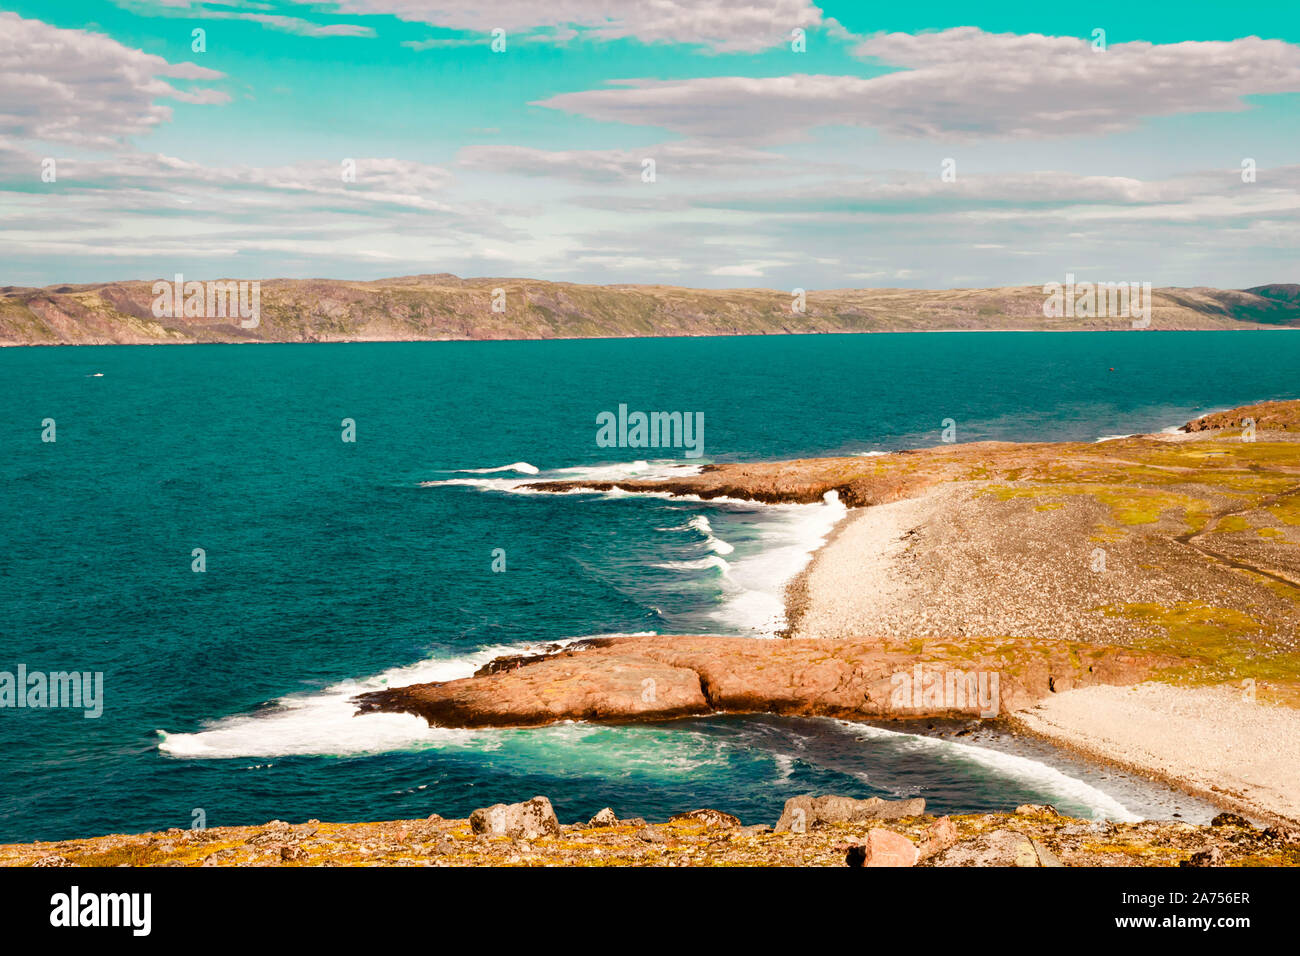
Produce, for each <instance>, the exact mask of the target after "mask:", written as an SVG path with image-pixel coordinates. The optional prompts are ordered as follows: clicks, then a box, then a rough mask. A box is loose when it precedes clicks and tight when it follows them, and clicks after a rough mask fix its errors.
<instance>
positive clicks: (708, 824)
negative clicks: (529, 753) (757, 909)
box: [0, 795, 1300, 867]
mask: <svg viewBox="0 0 1300 956" xmlns="http://www.w3.org/2000/svg"><path fill="white" fill-rule="evenodd" d="M1293 865H1300V831H1297V830H1295V829H1293V828H1287V827H1277V826H1273V827H1267V828H1259V827H1255V826H1253V825H1252V824H1251V823H1250V822H1248V821H1247V820H1245V819H1243V818H1241V817H1237V816H1235V815H1232V814H1221V815H1220V816H1218V817H1216V818H1215V819H1214V821H1213V822H1212V824H1211V825H1209V826H1194V825H1191V824H1187V823H1180V822H1155V821H1144V822H1141V823H1111V822H1106V821H1094V820H1080V819H1076V818H1071V817H1066V816H1061V815H1060V814H1059V813H1057V811H1056V810H1055V809H1053V808H1052V807H1049V806H1036V805H1026V806H1022V807H1018V808H1017V809H1016V810H1015V811H1014V812H1012V813H990V814H962V815H952V816H942V817H938V818H936V817H934V816H932V815H927V814H926V813H925V801H924V800H904V801H886V800H879V799H871V800H854V799H851V798H848V797H838V796H833V795H827V796H820V797H811V796H801V797H793V798H791V799H790V800H788V801H787V802H786V805H785V808H784V810H783V812H782V814H781V816H780V818H779V819H777V820H776V821H774V822H773V823H770V824H768V823H750V824H748V825H746V824H744V823H743V822H742V821H741V820H739V819H738V818H736V817H735V816H732V815H731V814H728V813H725V812H723V811H719V810H714V809H696V810H691V811H685V812H683V813H680V814H676V815H674V816H673V817H672V818H671V819H669V820H667V821H665V822H662V823H648V822H646V821H645V820H642V819H636V818H632V819H623V818H620V817H619V816H618V815H617V814H616V813H615V812H614V810H613V809H611V808H605V809H604V810H601V811H600V812H599V813H597V814H596V815H595V816H594V817H592V818H591V819H590V820H589V821H587V822H585V823H581V822H580V823H573V824H561V823H560V822H559V820H558V819H557V818H556V816H555V812H554V810H553V809H552V807H551V803H550V801H549V800H547V799H546V798H545V797H535V798H533V799H532V800H528V801H525V802H523V803H518V804H496V805H494V806H490V807H483V808H480V809H478V810H475V811H474V813H472V814H471V815H470V816H469V817H468V818H467V819H459V820H447V819H443V818H442V817H440V816H438V815H437V814H434V815H433V816H430V817H428V818H427V819H423V820H393V821H388V822H383V823H322V822H321V821H319V820H309V821H307V822H306V823H302V824H289V823H286V822H284V821H280V820H274V821H271V822H270V823H266V824H263V825H261V826H252V827H214V828H211V829H203V830H180V829H172V830H165V831H161V832H156V833H142V834H136V835H130V836H123V835H115V836H104V837H96V838H93V839H87V840H64V841H60V842H54V843H28V844H10V845H0V866H38V867H80V866H96V867H104V866H166V867H176V866H181V867H185V866H192V867H198V866H262V867H265V866H444V867H445V866H584V867H585V866H666V867H678V866H850V867H880V866H924V867H949V866H1028V867H1035V866H1046V867H1061V866H1107V867H1112V866H1116V867H1126V866H1144V867H1146V866H1293Z"/></svg>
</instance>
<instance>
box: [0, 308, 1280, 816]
mask: <svg viewBox="0 0 1300 956" xmlns="http://www.w3.org/2000/svg"><path fill="white" fill-rule="evenodd" d="M1298 373H1300V335H1297V334H1293V333H1291V332H1288V331H1252V332H1246V331H1239V332H1162V331H1158V330H1141V331H1136V330H1134V331H1119V332H1096V333H1091V332H1077V333H1025V332H1020V333H1017V332H1009V333H998V332H974V333H900V334H870V335H856V336H855V335H810V336H753V337H748V336H746V337H717V338H663V339H601V340H564V341H509V342H403V343H349V344H283V345H272V344H259V345H176V346H76V347H53V348H10V349H2V350H0V488H2V489H3V491H2V492H0V494H2V495H3V504H2V506H0V672H9V673H14V674H16V673H17V671H18V669H19V668H20V667H23V668H25V669H26V671H27V672H28V673H29V674H31V673H36V672H40V673H51V672H70V671H76V672H80V673H84V674H89V675H102V688H103V691H102V700H101V701H99V703H98V706H99V708H100V709H101V712H100V713H99V714H98V715H97V716H95V715H91V716H88V715H87V711H86V709H85V708H83V709H76V708H60V707H44V708H41V707H36V708H31V707H28V708H17V707H0V841H3V842H14V841H30V840H55V839H65V838H72V837H81V836H90V835H96V834H100V833H110V832H141V831H148V830H158V829H165V828H169V827H190V826H192V825H195V824H197V823H199V822H202V823H203V824H204V825H206V826H209V827H212V826H222V825H236V824H253V823H261V822H265V821H267V820H271V819H283V820H288V821H304V820H307V819H312V818H314V819H320V820H330V821H351V820H383V819H407V818H419V817H425V816H428V815H430V814H433V813H438V814H441V815H443V816H444V817H460V816H464V815H467V814H468V813H469V812H470V811H471V810H473V809H475V808H476V807H482V806H487V805H490V804H493V803H497V802H513V801H518V800H525V799H528V798H530V797H532V796H534V795H538V794H541V795H545V796H547V797H549V798H550V799H551V801H552V803H553V804H554V806H555V809H556V811H557V814H558V815H559V817H560V819H561V821H562V822H566V823H567V822H572V821H578V820H586V819H587V818H588V817H590V816H591V815H592V814H594V813H595V811H597V810H599V809H600V808H602V807H605V806H610V807H612V808H613V809H614V810H615V812H616V813H618V814H619V815H620V816H624V817H628V816H642V817H645V818H647V819H649V820H652V821H653V820H662V819H666V818H667V817H668V816H669V815H671V814H673V813H676V812H681V811H684V810H691V809H694V808H698V807H706V806H707V807H717V808H719V809H723V810H726V811H728V812H731V813H734V814H736V815H738V816H740V817H741V819H742V820H743V822H745V823H747V824H748V823H773V822H775V820H776V818H777V817H778V815H779V814H780V811H781V807H782V804H783V803H784V801H785V800H786V799H788V798H789V797H791V796H794V795H797V794H802V793H835V794H841V795H845V796H855V797H866V796H884V797H889V798H896V797H912V796H922V797H925V798H926V800H927V801H928V805H929V808H930V810H931V811H933V812H977V811H991V810H1005V809H1010V808H1013V807H1014V806H1016V805H1017V804H1020V803H1026V802H1032V803H1052V804H1055V805H1056V806H1057V807H1058V808H1060V809H1062V810H1063V811H1067V812H1071V813H1075V814H1079V815H1082V816H1085V817H1090V818H1094V819H1098V820H1101V819H1113V820H1133V819H1141V818H1144V817H1160V818H1169V817H1172V816H1179V817H1181V818H1182V819H1186V820H1189V821H1192V822H1196V821H1199V820H1203V819H1206V818H1208V816H1209V815H1210V814H1211V813H1212V812H1213V810H1212V808H1210V807H1209V806H1208V805H1206V804H1204V803H1202V802H1200V801H1197V800H1195V799H1193V798H1191V797H1187V796H1185V795H1182V794H1180V793H1178V792H1176V791H1173V790H1171V789H1169V788H1167V787H1163V786H1162V785H1159V784H1156V783H1153V782H1151V781H1148V780H1144V779H1141V778H1138V777H1134V776H1132V775H1129V774H1126V773H1124V772H1122V771H1119V770H1115V769H1111V768H1106V767H1100V766H1095V765H1092V764H1090V763H1085V762H1083V761H1081V760H1080V759H1078V758H1076V757H1072V756H1070V755H1068V754H1065V753H1063V752H1060V751H1058V750H1055V749H1053V748H1051V747H1049V746H1047V745H1046V744H1043V743H1041V742H1039V741H1035V740H1032V739H1028V738H1024V737H1018V736H1015V735H1012V734H1009V733H1006V732H1002V731H1000V730H997V729H993V730H987V731H981V732H979V733H975V734H968V735H964V736H960V737H959V736H956V735H955V734H953V733H952V732H951V728H945V727H944V726H940V725H931V724H926V723H921V724H913V723H893V724H876V725H872V724H853V723H847V722H842V721H835V720H824V719H794V718H782V717H771V716H753V717H741V716H712V717H705V718H698V719H688V720H676V721H671V722H665V723H652V724H635V725H630V726H599V725H592V724H586V723H563V724H558V725H554V726H550V727H543V728H533V729H507V730H449V729H433V728H430V727H428V726H427V725H426V724H425V723H424V722H423V721H422V720H421V719H419V718H416V717H413V716H407V715H397V714H369V715H365V716H356V715H355V707H354V706H353V705H352V703H351V702H350V700H351V698H352V697H353V696H355V695H356V694H358V693H360V692H363V691H366V690H371V689H375V688H379V687H384V686H400V685H403V684H407V683H414V682H421V681H431V680H449V679H453V678H456V677H463V676H468V675H469V674H471V673H472V672H473V671H474V670H475V669H476V668H477V667H479V666H481V665H482V664H483V663H484V662H486V661H488V660H490V659H492V658H493V657H495V656H498V655H502V654H509V653H519V652H520V651H521V650H526V649H528V648H537V647H540V646H544V645H547V644H550V643H558V642H566V641H571V640H575V639H579V638H583V637H590V636H593V635H602V634H699V633H710V634H728V635H740V636H747V637H751V638H753V639H754V640H770V639H773V636H774V635H775V634H776V633H777V631H779V630H780V628H781V626H782V625H783V624H784V604H783V592H784V588H785V586H786V584H787V583H788V581H789V580H790V579H791V578H792V577H793V576H794V575H795V574H797V573H798V572H799V571H800V570H801V569H802V568H803V567H804V566H805V565H806V563H807V561H808V560H809V558H810V556H811V554H812V552H813V551H814V550H815V549H816V548H817V547H818V546H819V544H821V543H822V542H823V541H824V540H825V539H826V537H827V535H828V534H830V532H831V531H832V530H833V528H834V527H835V525H836V523H837V522H838V521H840V520H842V518H843V517H844V514H845V511H844V508H843V506H842V505H841V504H840V503H839V502H838V501H835V500H829V501H824V502H820V503H817V504H811V505H785V506H775V505H759V504H752V503H744V502H734V501H713V502H702V501H696V500H683V499H672V498H667V497H663V496H654V495H636V494H627V493H620V492H613V493H596V492H574V493H569V494H560V495H557V494H549V493H539V492H537V491H535V490H532V489H529V488H527V487H526V485H527V483H528V482H530V481H537V480H543V479H548V478H558V479H578V480H590V481H598V480H608V479H618V478H624V477H654V476H672V475H680V474H690V473H693V472H694V471H696V470H697V469H699V468H700V467H701V466H703V465H706V464H708V463H710V462H722V461H760V460H772V459H783V458H793V457H805V456H823V455H871V454H877V453H882V452H889V451H894V450H898V449H907V448H921V447H927V446H932V445H936V444H939V443H940V442H941V441H943V440H944V438H945V437H948V438H952V439H954V440H956V441H958V442H967V441H978V440H982V439H1001V440H1011V441H1030V440H1032V441H1064V440H1076V441H1077V440H1082V441H1095V440H1099V439H1102V438H1105V437H1107V436H1115V435H1124V434H1132V433H1137V432H1151V431H1156V432H1158V431H1161V430H1162V429H1167V428H1170V427H1173V426H1177V425H1178V424H1181V423H1182V422H1185V421H1187V420H1189V419H1191V418H1193V417H1195V416H1197V415H1200V414H1204V413H1206V412H1211V411H1216V410H1221V409H1226V408H1230V407H1233V406H1235V405H1239V404H1244V403H1248V402H1254V401H1261V400H1266V399H1278V398H1296V397H1297V395H1300V374H1298ZM620 406H625V409H624V411H625V413H626V414H628V415H630V414H631V413H632V412H635V411H643V412H646V413H649V412H656V411H657V412H668V413H673V412H680V413H681V414H682V415H683V416H688V415H689V416H692V418H691V420H692V421H695V422H701V423H702V432H701V433H700V434H699V435H694V436H693V437H694V438H697V439H698V443H697V447H695V448H690V447H684V446H683V445H682V444H681V443H679V444H678V446H671V443H668V444H669V447H657V448H656V447H642V446H640V445H638V444H637V443H636V442H635V438H636V436H635V435H634V434H633V435H629V436H626V437H627V441H617V440H616V441H614V442H613V443H611V440H610V433H609V432H608V431H607V432H606V434H605V435H604V437H603V439H601V436H600V433H599V424H598V423H599V422H600V421H601V420H602V418H601V416H602V415H604V416H606V418H605V420H606V421H608V420H609V419H608V416H610V415H615V416H616V415H618V414H619V409H620ZM696 416H699V417H696ZM945 430H947V435H946V436H945ZM619 437H623V436H619ZM598 439H600V440H598ZM661 444H662V443H661Z"/></svg>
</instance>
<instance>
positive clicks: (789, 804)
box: [774, 795, 925, 833]
mask: <svg viewBox="0 0 1300 956" xmlns="http://www.w3.org/2000/svg"><path fill="white" fill-rule="evenodd" d="M923 813H925V800H923V799H922V798H920V797H916V798H914V799H911V800H882V799H881V798H880V797H871V798H870V799H867V800H855V799H853V798H852V797H836V796H824V797H813V796H808V795H804V796H799V797H791V798H790V799H789V800H787V801H786V802H785V809H784V810H782V811H781V819H779V820H777V821H776V827H775V828H774V830H775V832H776V833H806V832H807V831H808V830H810V829H811V828H813V827H815V826H817V825H818V824H822V823H861V822H863V821H865V820H901V819H903V818H904V817H919V816H920V815H921V814H923Z"/></svg>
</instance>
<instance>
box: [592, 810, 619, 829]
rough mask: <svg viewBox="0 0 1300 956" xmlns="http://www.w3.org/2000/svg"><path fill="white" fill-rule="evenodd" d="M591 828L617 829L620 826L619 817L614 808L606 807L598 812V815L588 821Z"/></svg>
mask: <svg viewBox="0 0 1300 956" xmlns="http://www.w3.org/2000/svg"><path fill="white" fill-rule="evenodd" d="M587 826H589V827H616V826H618V815H617V814H616V813H614V809H613V807H605V808H604V809H603V810H597V811H596V815H595V816H594V817H592V818H591V819H590V820H588V821H587Z"/></svg>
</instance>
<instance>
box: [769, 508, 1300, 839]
mask: <svg viewBox="0 0 1300 956" xmlns="http://www.w3.org/2000/svg"><path fill="white" fill-rule="evenodd" d="M1001 507H1004V508H1005V507H1008V506H1005V505H1004V506H1001ZM1084 517H1085V518H1087V520H1088V521H1091V520H1093V519H1091V518H1088V516H1087V515H1084ZM1068 520H1076V519H1072V518H1071V517H1070V515H1069V513H1068V512H1067V510H1066V509H1061V510H1057V511H1052V512H1047V513H1039V512H1036V511H1035V510H1034V509H1033V507H1032V502H1029V503H1026V504H1025V505H1024V507H1023V508H1022V509H1021V510H1020V511H1019V512H1018V513H1017V515H1016V519H1015V520H1010V521H1009V520H1008V518H1007V517H1006V515H1005V514H1002V513H1001V512H998V513H994V512H992V511H991V510H990V506H989V505H988V504H987V503H980V502H978V501H974V500H972V499H971V497H970V495H969V492H963V491H962V490H961V489H960V488H951V487H949V488H944V487H940V488H936V489H933V490H931V491H930V492H928V493H927V494H925V495H923V496H921V497H919V498H914V499H908V500H904V501H898V502H894V503H892V504H887V505H878V506H874V507H869V508H864V509H856V510H853V511H851V512H850V513H849V516H848V517H847V519H846V520H845V521H843V522H841V524H840V525H839V527H837V528H836V530H835V532H834V534H833V535H832V536H831V538H830V539H829V540H828V541H827V543H826V544H825V545H824V546H823V547H822V548H821V549H819V550H818V551H817V553H816V554H815V555H814V557H813V560H812V562H811V563H810V564H809V566H808V568H807V569H806V570H805V572H804V574H803V575H801V577H800V578H798V579H796V581H795V582H793V583H792V585H791V587H790V589H789V592H788V605H789V612H788V613H789V618H790V621H791V627H790V631H789V636H792V637H815V638H839V639H850V638H858V639H861V638H863V637H866V636H870V635H875V636H879V637H882V638H883V637H894V638H899V637H904V638H905V637H909V636H910V637H922V636H924V635H926V634H929V633H932V632H934V631H936V630H937V631H939V632H941V633H943V634H947V635H951V636H954V637H957V638H958V639H960V636H961V635H962V634H972V635H979V634H1001V633H1012V634H1016V633H1025V634H1034V635H1037V636H1039V637H1042V638H1046V639H1049V640H1050V639H1063V638H1065V637H1067V636H1068V637H1071V638H1072V639H1085V640H1089V639H1099V637H1104V636H1106V634H1107V633H1108V632H1113V631H1114V630H1115V622H1113V621H1108V620H1101V622H1100V624H1098V625H1097V626H1098V627H1100V628H1101V631H1100V632H1099V633H1094V631H1096V630H1097V627H1093V628H1092V629H1091V630H1088V629H1085V627H1084V626H1083V625H1082V624H1081V623H1080V621H1079V620H1078V618H1079V614H1080V612H1081V609H1085V608H1087V607H1089V606H1091V605H1094V604H1102V603H1122V602H1124V601H1133V600H1158V601H1162V602H1164V603H1172V602H1173V601H1175V600H1178V599H1179V598H1178V596H1177V595H1174V594H1166V593H1164V592H1153V593H1152V594H1151V595H1146V594H1145V593H1137V592H1135V593H1133V594H1129V593H1127V591H1126V590H1125V589H1128V588H1135V587H1151V586H1152V585H1151V584H1150V582H1149V581H1147V580H1146V579H1145V578H1142V577H1141V576H1134V575H1128V574H1117V575H1110V576H1108V577H1107V578H1106V580H1105V581H1101V580H1100V579H1099V578H1098V577H1097V576H1089V575H1076V578H1079V580H1075V579H1073V578H1070V577H1069V576H1068V574H1063V573H1060V572H1059V570H1056V569H1054V567H1053V565H1052V561H1053V560H1055V559H1056V556H1055V555H1054V554H1053V553H1052V552H1049V551H1044V550H1043V548H1044V547H1045V546H1044V545H1042V544H1039V542H1047V543H1048V544H1049V545H1051V543H1053V542H1058V541H1061V540H1066V541H1069V540H1072V539H1071V527H1070V526H1069V525H1063V526H1057V525H1056V524H1054V523H1053V522H1058V521H1060V522H1063V521H1068ZM953 532H957V534H954V533H953ZM1076 536H1077V535H1076ZM1036 548H1037V549H1038V550H1035V549H1036ZM1111 551H1112V557H1113V558H1114V559H1116V560H1117V561H1118V560H1119V559H1120V558H1121V557H1122V555H1123V552H1121V551H1120V550H1119V549H1118V547H1117V546H1112V547H1111ZM981 555H987V556H988V563H987V564H985V565H984V567H983V568H981V567H980V566H979V564H978V563H977V559H979V558H980V556H981ZM936 558H937V559H938V560H937V561H936V560H935V559H936ZM972 559H975V560H972ZM1135 560H1136V559H1135ZM1076 563H1078V562H1076ZM1130 563H1133V562H1130ZM1067 570H1068V569H1067ZM1197 570H1198V568H1197V567H1185V566H1183V565H1179V566H1178V567H1177V568H1167V571H1168V572H1169V574H1170V576H1171V577H1172V578H1173V579H1174V581H1175V582H1180V583H1185V582H1186V581H1188V580H1199V578H1195V577H1193V574H1194V573H1195V572H1197ZM1211 572H1213V573H1215V574H1218V573H1219V572H1218V571H1217V570H1216V569H1214V568H1210V569H1209V570H1208V571H1207V570H1206V569H1205V568H1201V569H1200V573H1202V574H1206V573H1211ZM1103 587H1108V588H1117V589H1119V590H1118V591H1116V593H1114V594H1110V593H1108V592H1105V591H1102V590H1101V588H1103ZM1093 591H1096V593H1092V592H1093ZM1067 595H1074V596H1075V598H1074V600H1073V601H1071V599H1070V598H1069V597H1067ZM1026 608H1027V609H1028V610H1027V611H1026V610H1025V609H1026ZM1053 621H1055V623H1053ZM1084 623H1087V622H1084ZM1093 623H1094V624H1096V623H1097V622H1093ZM1011 719H1012V720H1013V721H1015V722H1017V723H1018V724H1019V725H1020V726H1021V728H1022V729H1024V730H1025V731H1027V732H1029V733H1033V734H1037V735H1039V736H1041V737H1043V738H1045V739H1047V740H1048V741H1050V742H1051V743H1053V744H1055V745H1057V746H1062V747H1065V748H1067V749H1070V750H1073V751H1075V752H1077V753H1080V754H1081V755H1083V756H1086V757H1089V758H1091V759H1095V760H1098V761H1100V762H1103V763H1109V764H1112V765H1117V766H1121V767H1124V768H1127V769H1130V770H1134V771H1137V772H1139V773H1144V774H1147V775H1150V776H1153V777H1157V778H1159V779H1162V780H1164V781H1165V782H1167V783H1170V784H1172V785H1174V786H1177V787H1180V788H1181V789H1184V790H1186V791H1188V792H1189V793H1193V794H1196V795H1198V796H1202V797H1204V798H1206V799H1209V800H1210V801H1211V802H1213V803H1216V804H1219V805H1220V806H1223V807H1224V808H1225V809H1230V810H1234V811H1236V812H1238V813H1242V814H1244V815H1246V816H1249V817H1253V818H1255V819H1257V820H1262V821H1270V822H1275V821H1279V820H1284V821H1287V822H1291V823H1295V822H1300V710H1297V709H1294V708H1289V707H1284V706H1273V705H1270V704H1264V703H1256V702H1253V701H1249V700H1246V699H1245V698H1244V696H1243V693H1242V691H1241V689H1240V688H1235V687H1222V688H1206V687H1175V686H1172V685H1169V684H1163V683H1148V684H1142V685H1139V686H1138V687H1136V688H1134V687H1111V686H1094V687H1087V688H1082V689H1077V690H1071V691H1066V692H1062V693H1059V694H1054V695H1051V696H1050V697H1049V698H1047V699H1046V700H1044V701H1042V702H1041V703H1040V704H1039V705H1038V706H1036V707H1033V708H1031V709H1029V710H1025V711H1020V712H1018V713H1017V714H1015V715H1014V716H1013V717H1012V718H1011Z"/></svg>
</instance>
